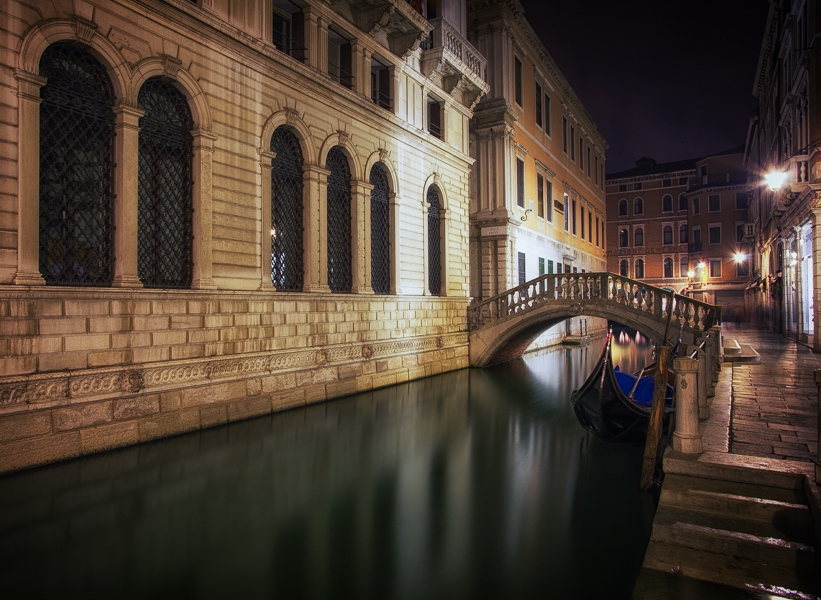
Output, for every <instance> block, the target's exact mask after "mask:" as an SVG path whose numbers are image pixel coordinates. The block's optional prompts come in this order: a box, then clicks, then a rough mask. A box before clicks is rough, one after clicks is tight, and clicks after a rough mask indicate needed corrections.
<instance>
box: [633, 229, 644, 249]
mask: <svg viewBox="0 0 821 600" xmlns="http://www.w3.org/2000/svg"><path fill="white" fill-rule="evenodd" d="M633 237H634V239H635V244H634V245H635V246H644V229H642V228H641V227H636V230H635V232H633Z"/></svg>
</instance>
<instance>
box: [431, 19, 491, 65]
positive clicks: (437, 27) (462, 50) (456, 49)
mask: <svg viewBox="0 0 821 600" xmlns="http://www.w3.org/2000/svg"><path fill="white" fill-rule="evenodd" d="M430 23H431V25H433V31H432V35H433V41H432V43H430V42H429V47H428V48H427V49H428V50H431V49H433V48H444V49H445V50H446V51H447V52H449V53H450V54H451V55H453V56H455V57H456V58H458V59H459V60H460V61H461V62H462V63H464V64H465V66H467V68H468V69H469V70H470V71H472V72H473V73H474V74H475V75H476V76H477V77H478V78H479V79H481V80H482V81H484V80H485V69H486V67H487V60H486V59H485V58H483V57H482V56H481V55H480V54H479V53H478V52H477V51H476V49H475V48H474V47H473V45H472V44H471V43H470V42H469V41H467V39H465V38H463V37H462V35H461V34H460V33H459V32H458V31H456V30H455V29H454V28H453V27H451V25H450V24H449V23H448V22H447V21H445V20H444V19H442V18H441V17H440V18H438V19H431V21H430Z"/></svg>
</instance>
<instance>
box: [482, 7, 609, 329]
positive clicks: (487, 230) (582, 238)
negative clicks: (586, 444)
mask: <svg viewBox="0 0 821 600" xmlns="http://www.w3.org/2000/svg"><path fill="white" fill-rule="evenodd" d="M467 5H468V11H469V13H470V25H469V28H468V36H469V39H470V40H471V41H472V43H473V44H474V45H475V46H476V47H477V49H478V50H479V52H480V53H481V54H482V55H483V56H485V57H486V58H487V60H488V83H489V85H490V91H489V93H488V94H487V96H486V97H485V98H484V99H483V100H482V101H481V102H480V103H479V104H478V105H477V106H476V108H475V116H474V119H473V122H472V124H471V141H470V144H471V155H472V156H473V157H474V159H475V160H476V164H475V165H474V172H473V179H472V181H471V184H472V193H471V208H470V219H471V224H470V262H471V266H470V269H471V296H472V297H473V298H474V300H482V299H486V298H490V297H493V296H495V295H497V294H499V293H501V292H503V291H505V290H508V289H510V288H513V287H516V286H517V285H520V284H522V283H524V282H525V281H528V280H530V279H534V278H536V277H538V276H539V275H543V274H546V273H575V272H585V271H594V272H596V271H603V270H604V269H605V235H604V234H605V221H606V217H605V213H606V210H605V198H604V173H605V151H606V149H607V143H606V141H605V140H604V138H603V137H602V135H601V134H600V133H599V131H598V129H597V128H596V125H595V123H593V121H592V119H591V118H590V116H589V115H588V114H587V112H586V111H585V109H584V107H583V105H582V103H581V101H580V100H579V99H578V97H577V96H576V95H575V93H574V92H573V90H572V89H571V88H570V86H569V84H568V83H567V81H566V80H565V78H564V77H563V75H562V74H561V72H560V70H559V68H558V67H557V66H556V64H555V62H554V61H553V59H552V58H551V57H550V55H549V54H548V52H547V50H546V49H545V47H544V46H543V45H542V43H541V42H540V41H539V39H538V37H537V36H536V34H535V32H534V31H533V29H532V28H531V26H530V25H529V24H528V23H527V21H526V20H525V15H524V10H523V9H522V6H521V5H520V4H519V2H517V1H516V0H468V3H467ZM598 321H599V320H594V319H585V318H581V319H573V320H572V321H568V322H567V327H566V330H565V333H572V334H575V335H577V334H579V333H582V334H583V333H592V332H594V331H601V330H603V329H604V327H605V325H604V324H603V322H598Z"/></svg>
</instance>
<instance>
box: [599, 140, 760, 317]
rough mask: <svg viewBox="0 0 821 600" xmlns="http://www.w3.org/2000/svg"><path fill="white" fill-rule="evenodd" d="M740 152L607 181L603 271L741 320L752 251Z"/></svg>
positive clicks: (639, 167) (641, 165) (647, 164)
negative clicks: (747, 237) (748, 242)
mask: <svg viewBox="0 0 821 600" xmlns="http://www.w3.org/2000/svg"><path fill="white" fill-rule="evenodd" d="M742 158H743V153H742V149H740V148H736V149H733V150H729V151H727V152H722V153H718V154H714V155H711V156H707V157H704V158H702V159H690V160H683V161H678V162H672V163H663V164H657V163H656V161H654V160H653V159H651V158H646V157H645V158H641V159H639V160H638V161H636V168H634V169H629V170H626V171H621V172H619V173H613V174H611V175H608V176H607V212H608V220H607V222H608V239H609V240H610V241H611V242H610V245H609V249H608V252H607V264H608V270H609V271H611V272H613V273H619V274H621V275H623V276H625V277H631V278H633V279H642V280H646V281H647V282H648V283H649V284H651V285H655V286H658V287H665V288H670V289H673V290H675V291H676V292H679V293H685V294H688V295H690V296H692V297H694V298H696V299H698V300H701V301H703V302H708V303H710V304H718V305H721V306H722V307H723V308H722V315H723V318H725V319H727V320H734V319H736V318H739V319H741V318H745V315H744V311H745V307H744V290H745V288H746V286H747V285H748V283H749V269H750V262H751V260H752V259H751V249H750V248H749V245H746V246H745V243H746V242H745V238H744V236H745V234H746V226H747V188H746V171H745V169H744V165H743V160H742Z"/></svg>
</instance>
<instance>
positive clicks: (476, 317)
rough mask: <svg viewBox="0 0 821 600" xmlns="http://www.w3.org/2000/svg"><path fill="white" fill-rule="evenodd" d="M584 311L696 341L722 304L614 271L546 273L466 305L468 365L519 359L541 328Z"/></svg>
mask: <svg viewBox="0 0 821 600" xmlns="http://www.w3.org/2000/svg"><path fill="white" fill-rule="evenodd" d="M581 315H586V316H591V317H601V318H603V319H610V320H612V321H617V322H618V323H622V324H623V325H626V326H628V327H632V328H633V329H636V330H637V331H640V332H641V333H642V334H643V335H646V336H647V337H649V338H651V339H652V340H653V341H655V342H656V343H665V342H667V343H671V342H675V341H677V340H678V338H679V336H681V341H682V342H683V343H686V344H692V343H693V342H694V341H695V339H696V338H697V337H700V336H702V335H704V333H705V332H706V331H707V330H708V329H710V327H712V326H713V325H719V324H720V323H721V307H720V306H713V305H712V304H705V303H704V302H699V301H697V300H693V299H692V298H688V297H687V296H682V295H680V294H676V293H675V292H671V291H669V290H665V289H662V288H658V287H655V286H652V285H647V284H646V283H643V282H641V281H636V280H635V279H630V278H628V277H621V276H620V275H615V274H613V273H572V274H570V273H564V274H550V275H542V276H541V277H539V278H538V279H533V280H532V281H528V282H527V283H525V284H523V285H520V286H518V287H515V288H513V289H510V290H508V291H506V292H504V293H502V294H499V295H498V296H496V297H494V298H489V299H487V300H483V301H482V302H478V303H476V304H473V305H472V306H470V307H469V308H468V328H469V331H470V364H471V366H474V367H486V366H488V365H492V364H495V363H499V362H504V361H506V360H510V359H513V358H517V357H519V356H521V355H522V353H523V352H524V351H525V350H526V349H527V347H528V346H529V345H530V344H531V342H533V340H535V339H536V338H537V337H538V336H539V335H540V334H541V333H542V332H543V331H545V330H546V329H548V328H549V327H552V326H553V325H555V324H557V323H560V322H561V321H564V320H565V319H567V318H570V317H578V316H581Z"/></svg>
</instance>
